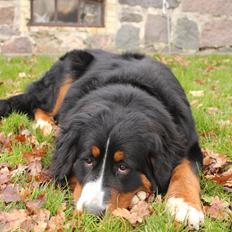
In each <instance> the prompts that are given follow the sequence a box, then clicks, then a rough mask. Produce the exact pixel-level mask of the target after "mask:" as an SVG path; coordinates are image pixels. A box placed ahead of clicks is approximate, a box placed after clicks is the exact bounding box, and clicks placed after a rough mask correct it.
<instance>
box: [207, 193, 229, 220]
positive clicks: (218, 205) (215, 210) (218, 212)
mask: <svg viewBox="0 0 232 232" xmlns="http://www.w3.org/2000/svg"><path fill="white" fill-rule="evenodd" d="M204 210H205V213H206V214H207V215H208V216H209V217H211V218H215V219H226V218H228V217H229V213H230V212H229V211H230V209H229V203H228V202H225V201H222V200H220V199H219V197H218V196H215V197H214V198H213V199H212V202H211V204H210V205H209V206H204Z"/></svg>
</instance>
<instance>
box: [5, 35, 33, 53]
mask: <svg viewBox="0 0 232 232" xmlns="http://www.w3.org/2000/svg"><path fill="white" fill-rule="evenodd" d="M1 50H2V53H12V54H14V53H16V54H17V53H31V52H32V43H31V41H30V39H29V38H28V37H13V38H12V39H10V40H8V41H6V42H5V43H4V44H3V45H2V47H1Z"/></svg>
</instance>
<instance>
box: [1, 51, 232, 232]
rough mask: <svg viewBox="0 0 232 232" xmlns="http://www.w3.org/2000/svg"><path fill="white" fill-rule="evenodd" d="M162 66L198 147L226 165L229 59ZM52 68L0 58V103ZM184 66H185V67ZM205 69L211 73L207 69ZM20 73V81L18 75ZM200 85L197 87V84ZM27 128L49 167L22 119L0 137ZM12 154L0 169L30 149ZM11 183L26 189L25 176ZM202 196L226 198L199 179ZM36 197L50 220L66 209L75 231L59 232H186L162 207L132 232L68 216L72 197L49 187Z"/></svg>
mask: <svg viewBox="0 0 232 232" xmlns="http://www.w3.org/2000/svg"><path fill="white" fill-rule="evenodd" d="M155 57H156V58H157V59H161V60H165V62H167V63H168V65H169V66H170V67H171V68H172V70H173V72H174V73H175V75H176V76H177V77H178V80H179V81H180V82H181V84H182V85H183V87H184V89H185V91H186V94H187V96H188V99H189V101H190V102H195V104H194V106H193V107H192V111H193V115H194V118H195V121H196V127H197V130H198V133H199V135H200V139H201V146H202V147H203V148H205V149H209V150H212V151H214V152H219V153H222V154H225V155H226V156H228V157H230V159H232V142H231V141H232V123H230V124H229V125H226V126H222V125H221V123H222V122H226V121H230V122H232V98H231V96H232V84H231V83H232V57H231V56H227V55H210V56H189V57H182V58H181V60H180V59H179V58H176V57H173V56H159V55H157V56H155ZM53 62H54V59H53V58H49V57H35V56H33V57H24V58H22V57H19V58H17V57H15V58H12V57H11V58H6V57H0V67H1V68H0V98H5V97H7V96H10V95H12V94H15V93H17V92H21V91H23V90H24V89H25V88H26V86H27V85H28V83H30V82H31V81H32V80H34V79H37V78H39V77H40V76H41V75H42V74H43V73H44V71H45V70H47V69H48V68H49V67H50V66H51V64H52V63H53ZM186 62H187V65H186ZM210 67H211V68H210ZM22 72H23V73H25V77H20V76H21V75H19V73H22ZM199 80H200V81H199ZM199 90H203V91H204V95H203V96H201V97H194V96H192V95H191V94H190V91H199ZM209 107H216V108H218V110H219V111H218V112H216V113H215V114H210V113H209V112H208V109H209ZM22 126H23V127H24V128H27V129H28V130H30V131H31V132H32V134H33V135H34V136H35V137H36V139H37V140H38V141H39V143H47V144H48V146H49V149H48V154H47V155H46V157H44V159H43V165H44V166H45V167H48V166H49V163H50V161H51V157H52V149H53V138H52V136H50V137H49V136H48V137H43V136H42V135H41V134H40V132H39V131H35V130H34V129H33V127H32V122H31V121H30V120H29V119H28V118H27V117H26V116H25V115H19V114H16V113H13V114H12V115H11V116H9V117H8V118H5V119H3V120H2V121H1V122H0V132H3V133H4V134H6V135H8V134H9V133H17V132H18V130H19V128H21V127H22ZM12 148H13V149H12V151H10V152H4V153H3V154H0V163H4V162H7V163H9V164H10V165H11V166H12V167H15V166H16V165H17V164H19V163H23V162H25V160H24V158H23V156H22V153H23V152H25V151H30V150H31V149H32V148H31V145H30V144H28V143H25V144H21V143H19V142H15V143H14V144H13V146H12ZM13 181H14V182H15V183H21V184H30V183H28V180H27V178H26V174H25V173H21V174H19V175H17V176H15V177H14V178H13ZM201 187H202V194H203V195H205V196H209V197H210V196H219V197H220V198H221V199H224V200H226V201H230V200H231V195H229V194H228V192H225V191H224V189H223V187H221V186H219V185H217V184H215V183H214V182H212V181H210V180H207V179H206V178H204V177H202V180H201ZM40 194H43V195H44V196H45V201H44V204H43V207H44V208H46V209H48V210H49V211H50V212H51V214H52V215H55V214H56V213H57V211H58V209H59V207H60V206H61V205H62V203H64V202H65V203H66V204H67V207H66V209H65V215H66V220H67V222H69V221H74V225H75V226H73V227H72V226H70V227H69V228H65V229H64V231H73V230H74V231H88V232H89V231H93V232H95V231H96V232H97V231H99V232H104V231H105V232H108V231H111V232H118V231H125V232H128V231H136V232H140V231H141V232H142V231H147V232H150V231H165V232H166V231H187V229H184V228H183V227H179V228H175V227H174V224H173V219H172V217H171V216H170V215H168V214H167V213H166V212H165V206H164V204H158V203H154V204H153V210H154V213H153V214H152V215H151V216H150V217H148V218H146V219H145V221H144V222H143V223H142V224H141V225H139V226H137V227H132V226H131V225H129V223H128V222H127V221H125V220H122V219H119V218H116V217H112V216H110V215H106V216H105V217H104V218H103V219H101V220H100V219H99V218H97V217H95V216H93V215H89V214H84V215H82V216H76V215H75V214H74V211H73V202H72V196H71V195H72V194H71V192H70V191H69V190H67V189H66V190H64V189H61V188H59V187H55V186H54V184H46V185H42V186H37V187H35V188H34V189H33V191H32V192H31V193H30V199H36V198H37V197H38V196H39V195H40ZM12 208H25V204H24V203H12V204H5V203H3V202H0V211H1V210H3V211H9V210H10V209H12ZM202 231H209V232H211V231H223V232H227V231H228V232H229V231H230V222H229V221H226V220H213V219H210V218H206V220H205V224H204V226H203V227H202Z"/></svg>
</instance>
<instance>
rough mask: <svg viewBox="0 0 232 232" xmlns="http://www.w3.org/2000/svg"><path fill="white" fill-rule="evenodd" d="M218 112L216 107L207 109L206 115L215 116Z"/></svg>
mask: <svg viewBox="0 0 232 232" xmlns="http://www.w3.org/2000/svg"><path fill="white" fill-rule="evenodd" d="M219 112H220V110H219V109H218V108H217V107H209V108H208V113H209V114H216V113H219Z"/></svg>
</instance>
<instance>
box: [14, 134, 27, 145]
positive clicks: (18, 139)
mask: <svg viewBox="0 0 232 232" xmlns="http://www.w3.org/2000/svg"><path fill="white" fill-rule="evenodd" d="M15 139H16V140H17V141H18V142H20V143H24V142H25V141H26V136H25V135H22V134H20V135H16V136H15Z"/></svg>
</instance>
